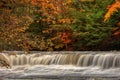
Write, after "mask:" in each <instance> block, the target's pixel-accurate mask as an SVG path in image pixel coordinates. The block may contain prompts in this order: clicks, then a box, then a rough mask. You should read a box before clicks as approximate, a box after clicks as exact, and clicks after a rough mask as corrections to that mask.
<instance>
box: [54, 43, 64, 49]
mask: <svg viewBox="0 0 120 80" xmlns="http://www.w3.org/2000/svg"><path fill="white" fill-rule="evenodd" d="M63 46H64V44H58V45H56V46H55V48H56V49H59V48H62V47H63Z"/></svg>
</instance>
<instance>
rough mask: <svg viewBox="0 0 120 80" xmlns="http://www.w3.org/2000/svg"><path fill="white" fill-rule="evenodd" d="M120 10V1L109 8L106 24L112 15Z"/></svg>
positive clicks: (117, 0) (105, 19) (105, 17)
mask: <svg viewBox="0 0 120 80" xmlns="http://www.w3.org/2000/svg"><path fill="white" fill-rule="evenodd" d="M118 9H120V1H119V0H116V1H115V2H114V3H113V4H112V5H111V6H109V7H108V11H107V13H106V14H105V16H104V22H106V21H107V20H109V19H110V17H111V15H113V14H114V13H115V12H117V11H118Z"/></svg>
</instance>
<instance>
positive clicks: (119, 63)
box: [3, 53, 120, 69]
mask: <svg viewBox="0 0 120 80" xmlns="http://www.w3.org/2000/svg"><path fill="white" fill-rule="evenodd" d="M3 55H4V56H5V57H6V59H7V60H8V61H10V64H11V65H12V66H16V65H27V64H28V65H76V66H80V67H89V66H92V67H100V68H103V69H109V68H117V67H120V55H119V54H111V53H110V54H84V53H74V54H41V53H35V54H17V55H9V54H3Z"/></svg>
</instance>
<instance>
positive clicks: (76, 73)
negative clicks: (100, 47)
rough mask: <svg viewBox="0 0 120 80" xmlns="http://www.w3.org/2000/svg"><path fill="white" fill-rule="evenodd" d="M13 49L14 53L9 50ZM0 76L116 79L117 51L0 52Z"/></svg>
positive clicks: (119, 78) (13, 79)
mask: <svg viewBox="0 0 120 80" xmlns="http://www.w3.org/2000/svg"><path fill="white" fill-rule="evenodd" d="M13 53H14V54H13ZM1 55H3V56H5V58H6V59H7V60H8V61H9V63H10V65H11V68H6V67H1V68H0V78H1V79H0V80H2V79H3V80H120V52H116V51H110V52H101V51H97V52H92V51H85V52H79V51H78V52H31V54H23V52H15V51H14V52H3V53H1Z"/></svg>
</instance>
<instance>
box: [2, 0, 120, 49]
mask: <svg viewBox="0 0 120 80" xmlns="http://www.w3.org/2000/svg"><path fill="white" fill-rule="evenodd" d="M111 3H113V0H105V1H101V0H7V1H6V0H1V1H0V46H2V47H1V48H0V50H26V51H30V50H40V51H60V50H95V49H98V50H99V48H97V47H100V46H101V45H102V44H104V42H105V41H107V39H108V38H110V37H111V36H118V35H120V22H119V19H120V18H117V17H118V11H119V9H120V1H119V0H115V1H114V3H113V4H111ZM109 4H111V5H110V6H108V5H109ZM106 6H108V7H107V12H105V11H106ZM116 13H117V17H116ZM114 14H115V17H114ZM104 15H105V16H104ZM113 17H114V18H113ZM103 18H104V21H103ZM110 21H111V22H112V23H111V22H110ZM114 26H115V27H114ZM111 29H112V31H111ZM105 43H106V42H105ZM107 43H111V42H107ZM100 48H101V47H100Z"/></svg>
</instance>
